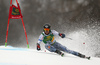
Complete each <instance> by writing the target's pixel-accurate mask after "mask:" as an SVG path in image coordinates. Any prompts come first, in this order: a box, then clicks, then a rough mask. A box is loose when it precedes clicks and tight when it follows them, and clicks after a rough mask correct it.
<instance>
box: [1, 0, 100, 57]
mask: <svg viewBox="0 0 100 65" xmlns="http://www.w3.org/2000/svg"><path fill="white" fill-rule="evenodd" d="M18 2H19V4H20V7H21V12H22V15H23V19H24V24H25V27H26V32H27V35H28V41H29V45H30V48H32V49H36V43H37V41H38V37H39V35H40V34H41V33H42V32H43V25H44V24H45V23H49V24H50V25H51V26H52V27H51V29H55V30H56V31H58V32H61V33H65V34H66V37H70V38H72V40H70V39H67V38H65V39H61V38H60V37H56V40H57V41H58V42H60V43H61V44H62V45H65V46H66V47H68V48H69V49H72V50H75V51H78V52H81V53H83V54H86V55H90V56H95V57H100V0H18ZM13 4H15V5H16V1H15V0H13ZM9 7H10V0H0V45H4V44H5V40H6V30H7V22H8V15H9ZM7 43H8V45H11V46H14V47H23V48H27V43H26V38H25V33H24V29H23V25H22V22H21V19H11V20H10V26H9V33H8V42H7ZM41 45H43V44H41ZM42 48H43V49H44V46H43V47H42Z"/></svg>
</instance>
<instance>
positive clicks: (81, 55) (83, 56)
mask: <svg viewBox="0 0 100 65" xmlns="http://www.w3.org/2000/svg"><path fill="white" fill-rule="evenodd" d="M78 56H79V57H81V58H86V59H88V60H90V58H91V57H90V56H89V57H86V56H85V55H83V54H80V53H78Z"/></svg>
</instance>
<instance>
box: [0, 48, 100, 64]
mask: <svg viewBox="0 0 100 65" xmlns="http://www.w3.org/2000/svg"><path fill="white" fill-rule="evenodd" d="M95 64H96V65H100V58H95V57H92V58H91V60H88V59H83V58H79V57H76V56H73V55H71V54H67V53H66V54H65V56H64V57H61V56H60V55H57V54H55V53H51V52H49V51H47V50H46V52H45V51H43V50H42V51H37V50H35V49H25V48H15V47H12V46H7V47H5V46H0V65H95Z"/></svg>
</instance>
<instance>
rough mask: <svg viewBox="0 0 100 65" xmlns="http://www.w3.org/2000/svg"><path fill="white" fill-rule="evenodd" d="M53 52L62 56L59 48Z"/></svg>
mask: <svg viewBox="0 0 100 65" xmlns="http://www.w3.org/2000/svg"><path fill="white" fill-rule="evenodd" d="M55 53H57V54H59V55H61V56H62V57H63V56H64V53H62V52H61V51H59V50H56V51H55Z"/></svg>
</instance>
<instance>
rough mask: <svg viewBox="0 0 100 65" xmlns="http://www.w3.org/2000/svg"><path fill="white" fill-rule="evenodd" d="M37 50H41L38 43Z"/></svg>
mask: <svg viewBox="0 0 100 65" xmlns="http://www.w3.org/2000/svg"><path fill="white" fill-rule="evenodd" d="M37 50H38V51H39V50H41V48H40V44H38V43H37Z"/></svg>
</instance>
